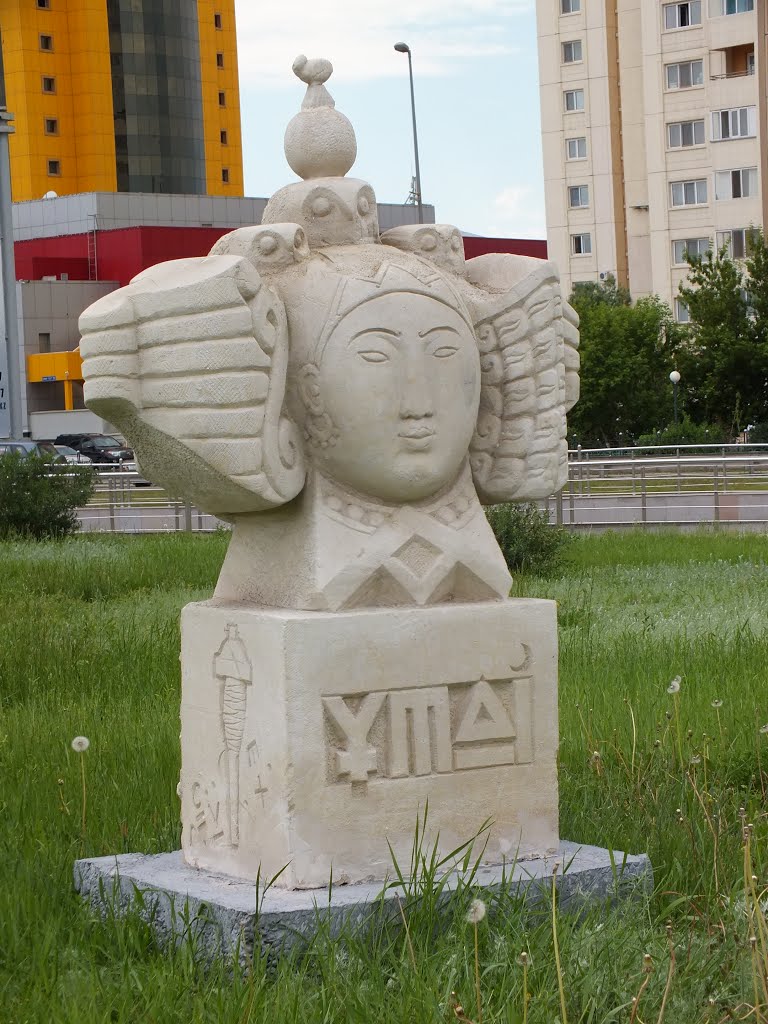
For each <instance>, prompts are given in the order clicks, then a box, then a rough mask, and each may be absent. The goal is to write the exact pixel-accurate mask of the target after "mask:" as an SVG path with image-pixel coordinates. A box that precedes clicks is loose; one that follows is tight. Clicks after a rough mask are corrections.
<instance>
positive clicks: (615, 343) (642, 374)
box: [568, 282, 680, 447]
mask: <svg viewBox="0 0 768 1024" xmlns="http://www.w3.org/2000/svg"><path fill="white" fill-rule="evenodd" d="M570 301H571V304H572V305H573V306H574V308H575V309H576V311H577V313H578V314H579V317H580V319H581V323H580V327H579V331H580V334H581V347H580V353H581V398H580V399H579V401H578V403H577V404H576V406H575V407H574V408H573V410H572V411H571V412H570V413H569V416H568V423H569V435H570V441H571V443H578V444H581V445H583V446H584V447H590V446H604V445H608V444H631V443H632V442H633V441H634V439H635V438H636V437H637V436H638V435H639V434H643V433H649V432H651V431H655V430H656V429H658V428H659V427H661V426H663V425H665V424H666V423H668V422H669V420H670V418H671V414H672V391H671V385H670V383H669V372H670V370H672V369H673V367H674V366H675V351H676V347H677V344H678V339H679V333H680V332H679V329H678V327H677V325H676V324H675V322H674V319H673V317H672V313H671V311H670V309H669V307H668V306H667V305H666V304H665V303H663V302H662V301H661V300H660V299H658V298H656V297H652V298H643V299H640V300H639V301H638V302H637V303H635V305H630V304H629V293H628V292H627V291H626V289H621V288H617V287H616V286H615V282H613V283H612V282H609V283H608V286H607V287H606V286H603V285H595V284H592V283H588V284H578V285H576V286H575V287H574V290H573V293H572V295H571V299H570Z"/></svg>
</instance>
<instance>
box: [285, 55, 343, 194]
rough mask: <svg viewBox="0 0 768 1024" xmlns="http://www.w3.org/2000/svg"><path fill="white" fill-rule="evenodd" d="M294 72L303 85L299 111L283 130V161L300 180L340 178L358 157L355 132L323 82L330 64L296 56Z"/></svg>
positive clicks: (316, 59)
mask: <svg viewBox="0 0 768 1024" xmlns="http://www.w3.org/2000/svg"><path fill="white" fill-rule="evenodd" d="M293 73H294V74H295V75H296V77H297V78H299V79H301V81H302V82H305V83H306V86H307V93H306V96H305V97H304V102H303V103H302V105H301V110H300V111H299V113H298V114H296V116H295V117H294V118H292V120H291V121H290V123H289V124H288V127H287V128H286V130H285V158H286V160H287V161H288V163H289V165H290V167H291V170H293V171H295V172H296V174H298V175H299V177H300V178H304V179H305V180H306V179H309V178H341V177H343V176H344V175H345V174H346V173H347V171H348V170H349V169H350V167H351V166H352V164H353V163H354V162H355V157H356V156H357V140H356V139H355V130H354V128H353V127H352V125H351V123H350V122H349V120H348V119H347V118H346V117H345V116H344V115H343V114H342V113H341V112H340V111H338V110H336V109H335V107H336V104H335V103H334V101H333V97H332V96H331V94H330V93H329V92H328V90H327V89H326V88H325V84H324V83H325V82H327V81H328V79H329V78H330V77H331V74H332V73H333V64H331V62H330V61H329V60H325V58H323V57H316V58H313V59H311V60H310V59H308V58H307V57H305V55H304V54H303V53H302V54H299V56H298V57H297V58H296V60H295V61H294V62H293Z"/></svg>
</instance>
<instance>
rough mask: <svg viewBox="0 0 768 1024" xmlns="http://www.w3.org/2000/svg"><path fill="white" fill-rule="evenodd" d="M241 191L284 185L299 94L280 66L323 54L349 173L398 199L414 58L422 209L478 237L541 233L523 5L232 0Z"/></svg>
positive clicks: (531, 16) (493, 0)
mask: <svg viewBox="0 0 768 1024" xmlns="http://www.w3.org/2000/svg"><path fill="white" fill-rule="evenodd" d="M235 9H236V18H237V34H238V63H239V70H240V103H241V117H242V126H243V162H244V170H245V194H246V195H250V196H270V195H271V194H272V193H273V192H275V191H277V189H278V188H280V187H282V186H283V185H286V184H287V183H288V182H289V181H292V180H295V176H294V175H293V172H292V171H291V170H290V168H289V167H288V165H287V163H286V161H285V156H284V153H283V133H284V131H285V126H286V125H287V123H288V121H289V120H290V119H291V117H293V115H294V114H295V113H296V112H297V111H298V109H299V108H300V106H301V101H302V98H303V95H304V90H305V86H304V85H303V84H302V83H301V82H300V81H299V80H298V79H297V78H296V77H295V76H294V74H293V72H292V71H291V64H292V63H293V60H294V58H295V57H296V56H297V55H298V54H300V53H304V54H306V55H307V56H308V57H310V58H311V57H327V58H328V59H329V60H331V61H332V63H333V66H334V73H333V76H332V78H331V80H330V82H328V83H327V86H328V89H329V91H330V93H331V95H332V96H333V98H334V99H335V101H336V107H337V109H338V110H340V111H342V113H344V114H346V115H347V117H348V118H349V119H350V120H351V121H352V124H353V125H354V127H355V131H356V134H357V152H358V156H357V162H356V163H355V166H354V167H353V169H352V170H351V171H350V175H351V176H353V177H356V178H362V179H364V180H365V181H368V182H370V184H371V185H372V186H373V188H374V190H375V192H376V196H377V199H378V200H379V201H380V202H392V203H398V202H404V201H405V199H406V197H407V195H408V192H409V189H410V182H411V175H412V174H413V167H414V162H413V135H412V127H411V105H410V91H409V84H408V57H407V55H406V54H401V53H397V52H395V50H394V44H395V43H396V42H400V41H404V42H406V43H408V45H409V46H410V47H411V51H412V56H413V73H414V88H415V93H416V116H417V120H418V133H419V161H420V169H421V184H422V193H423V199H424V202H425V203H432V204H434V206H435V208H436V219H437V221H438V222H439V223H444V224H454V225H456V226H457V227H459V228H461V230H462V231H466V232H471V233H473V234H478V235H488V236H492V237H493V236H508V237H518V238H544V237H545V218H544V186H543V171H542V162H541V135H540V124H539V92H538V65H537V54H536V18H535V3H534V0H325V2H322V0H270V2H268V3H260V2H258V0H235Z"/></svg>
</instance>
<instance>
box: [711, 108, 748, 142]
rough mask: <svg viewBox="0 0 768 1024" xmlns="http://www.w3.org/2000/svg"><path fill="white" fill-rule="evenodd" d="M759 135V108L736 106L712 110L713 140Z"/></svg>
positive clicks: (720, 140)
mask: <svg viewBox="0 0 768 1024" xmlns="http://www.w3.org/2000/svg"><path fill="white" fill-rule="evenodd" d="M754 135H757V108H756V107H734V108H733V109H732V110H713V111H712V141H713V142H723V141H725V139H746V138H749V137H750V136H754Z"/></svg>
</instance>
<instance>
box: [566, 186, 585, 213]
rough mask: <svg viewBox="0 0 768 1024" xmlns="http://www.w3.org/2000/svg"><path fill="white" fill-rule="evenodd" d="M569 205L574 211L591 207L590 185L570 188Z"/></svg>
mask: <svg viewBox="0 0 768 1024" xmlns="http://www.w3.org/2000/svg"><path fill="white" fill-rule="evenodd" d="M568 205H569V206H570V207H571V209H572V210H575V209H577V208H578V207H580V206H589V185H571V186H570V187H569V188H568Z"/></svg>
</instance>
